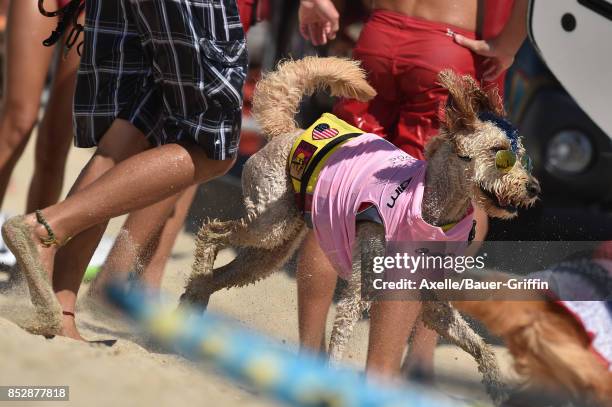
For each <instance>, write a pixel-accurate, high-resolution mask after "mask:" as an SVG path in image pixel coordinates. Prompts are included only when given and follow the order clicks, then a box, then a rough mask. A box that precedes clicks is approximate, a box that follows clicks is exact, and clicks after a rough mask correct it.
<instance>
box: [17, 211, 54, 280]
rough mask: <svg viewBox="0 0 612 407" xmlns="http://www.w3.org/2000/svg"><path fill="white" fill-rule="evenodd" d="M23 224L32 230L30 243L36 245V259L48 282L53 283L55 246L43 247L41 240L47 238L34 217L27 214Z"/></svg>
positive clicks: (44, 230) (43, 229)
mask: <svg viewBox="0 0 612 407" xmlns="http://www.w3.org/2000/svg"><path fill="white" fill-rule="evenodd" d="M25 223H26V224H27V225H28V226H29V227H30V228H31V230H32V241H33V242H35V243H36V249H37V251H38V259H39V261H40V264H41V265H42V267H43V269H44V270H45V273H47V275H48V276H49V281H53V265H54V261H55V254H56V253H57V245H54V244H52V245H50V246H45V245H44V244H43V243H42V241H41V239H45V238H47V237H48V236H49V234H48V233H47V230H46V229H45V227H44V226H43V225H41V224H39V223H38V222H37V221H36V215H33V214H29V215H26V216H25Z"/></svg>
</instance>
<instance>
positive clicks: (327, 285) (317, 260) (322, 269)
mask: <svg viewBox="0 0 612 407" xmlns="http://www.w3.org/2000/svg"><path fill="white" fill-rule="evenodd" d="M337 278H338V274H337V273H336V272H335V270H334V269H333V267H332V265H331V264H330V263H329V260H328V259H327V256H325V253H323V250H321V247H320V246H319V242H318V241H317V238H316V237H315V234H314V232H313V231H310V232H309V233H308V235H307V236H306V240H305V241H304V245H303V246H302V250H301V251H300V257H299V259H298V268H297V288H298V322H299V330H300V346H301V348H302V349H303V350H310V351H314V352H325V323H326V321H327V313H328V311H329V307H330V306H331V303H332V299H333V295H334V289H335V288H336V280H337Z"/></svg>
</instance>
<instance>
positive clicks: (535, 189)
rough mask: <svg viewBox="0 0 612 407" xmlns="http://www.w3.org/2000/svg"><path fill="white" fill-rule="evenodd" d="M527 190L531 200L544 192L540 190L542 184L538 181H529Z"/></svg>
mask: <svg viewBox="0 0 612 407" xmlns="http://www.w3.org/2000/svg"><path fill="white" fill-rule="evenodd" d="M526 188H527V193H528V194H529V196H530V197H531V198H534V197H536V196H538V195H539V194H540V192H542V189H541V188H540V184H539V183H538V182H537V181H529V182H528V183H527V186H526Z"/></svg>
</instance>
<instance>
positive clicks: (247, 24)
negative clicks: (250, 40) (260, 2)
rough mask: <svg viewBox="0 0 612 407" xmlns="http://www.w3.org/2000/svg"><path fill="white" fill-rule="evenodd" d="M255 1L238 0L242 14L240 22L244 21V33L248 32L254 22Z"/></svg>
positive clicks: (237, 3) (239, 10)
mask: <svg viewBox="0 0 612 407" xmlns="http://www.w3.org/2000/svg"><path fill="white" fill-rule="evenodd" d="M254 4H255V0H236V5H237V6H238V12H239V13H240V21H242V28H244V32H245V33H246V32H248V31H249V28H251V23H252V22H253V5H254Z"/></svg>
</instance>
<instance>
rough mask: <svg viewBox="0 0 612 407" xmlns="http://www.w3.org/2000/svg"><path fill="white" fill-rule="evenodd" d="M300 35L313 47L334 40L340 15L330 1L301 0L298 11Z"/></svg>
mask: <svg viewBox="0 0 612 407" xmlns="http://www.w3.org/2000/svg"><path fill="white" fill-rule="evenodd" d="M299 19H300V33H301V34H302V36H303V37H304V38H305V39H307V40H310V41H311V42H312V44H313V45H324V44H326V43H327V41H328V40H333V39H334V38H336V33H337V32H338V28H339V20H340V15H339V14H338V10H336V7H335V6H334V3H332V2H331V0H302V1H300V10H299Z"/></svg>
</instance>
